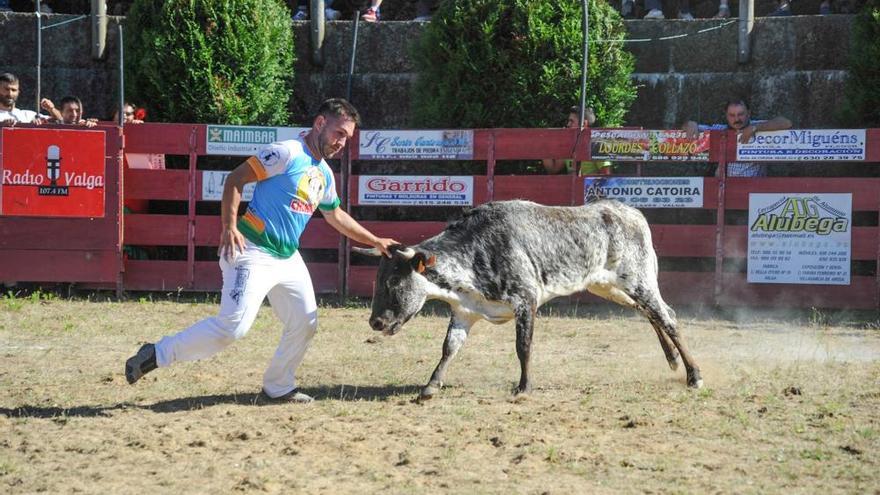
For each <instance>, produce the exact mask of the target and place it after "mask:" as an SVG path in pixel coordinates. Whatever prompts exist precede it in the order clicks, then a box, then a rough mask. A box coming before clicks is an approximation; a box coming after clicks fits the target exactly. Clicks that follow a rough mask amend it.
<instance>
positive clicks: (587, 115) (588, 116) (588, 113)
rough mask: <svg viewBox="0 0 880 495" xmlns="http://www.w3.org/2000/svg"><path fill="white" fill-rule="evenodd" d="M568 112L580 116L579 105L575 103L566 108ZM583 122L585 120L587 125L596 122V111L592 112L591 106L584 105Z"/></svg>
mask: <svg viewBox="0 0 880 495" xmlns="http://www.w3.org/2000/svg"><path fill="white" fill-rule="evenodd" d="M568 113H573V114H575V115H577V116H580V114H581V107H579V106H577V105H575V106H573V107H571V108H569V109H568ZM584 122H586V123H587V125H588V126H592V125H593V124H595V123H596V113H595V112H593V107H584Z"/></svg>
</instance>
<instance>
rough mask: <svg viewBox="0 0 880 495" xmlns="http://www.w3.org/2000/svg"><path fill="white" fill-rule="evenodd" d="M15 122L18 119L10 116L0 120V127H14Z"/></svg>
mask: <svg viewBox="0 0 880 495" xmlns="http://www.w3.org/2000/svg"><path fill="white" fill-rule="evenodd" d="M16 122H18V121H17V120H15V119H12V118H9V119H6V120H0V127H7V126H8V127H14V126H15V123H16Z"/></svg>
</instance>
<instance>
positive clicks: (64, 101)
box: [58, 96, 83, 110]
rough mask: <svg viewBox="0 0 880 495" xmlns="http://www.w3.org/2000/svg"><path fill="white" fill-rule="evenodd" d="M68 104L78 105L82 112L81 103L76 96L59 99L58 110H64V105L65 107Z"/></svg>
mask: <svg viewBox="0 0 880 495" xmlns="http://www.w3.org/2000/svg"><path fill="white" fill-rule="evenodd" d="M68 103H76V104H77V105H79V109H80V110H82V107H83V103H82V101H80V99H79V98H77V97H76V96H65V97H64V98H61V101H59V102H58V108H60V109H62V110H64V105H67V104H68Z"/></svg>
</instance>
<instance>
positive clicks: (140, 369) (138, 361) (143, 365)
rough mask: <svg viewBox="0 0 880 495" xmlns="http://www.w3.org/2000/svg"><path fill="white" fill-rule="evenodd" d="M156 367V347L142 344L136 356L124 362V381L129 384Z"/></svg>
mask: <svg viewBox="0 0 880 495" xmlns="http://www.w3.org/2000/svg"><path fill="white" fill-rule="evenodd" d="M157 367H158V366H157V365H156V346H154V345H153V344H144V345H142V346H141V348H140V349H138V351H137V354H135V355H134V356H132V357H130V358H128V361H126V362H125V379H126V380H128V383H129V384H132V385H133V384H134V382H136V381H138V380H140V379H141V378H142V377H143V376H144V375H146V374H147V373H149V372H151V371H153V370H154V369H156V368H157Z"/></svg>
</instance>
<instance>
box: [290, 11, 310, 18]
mask: <svg viewBox="0 0 880 495" xmlns="http://www.w3.org/2000/svg"><path fill="white" fill-rule="evenodd" d="M293 20H294V21H307V20H309V11H308V10H305V9H299V10H297V11H296V14H293Z"/></svg>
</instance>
